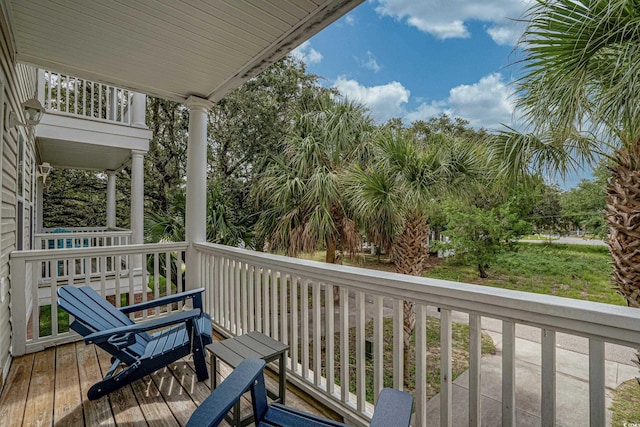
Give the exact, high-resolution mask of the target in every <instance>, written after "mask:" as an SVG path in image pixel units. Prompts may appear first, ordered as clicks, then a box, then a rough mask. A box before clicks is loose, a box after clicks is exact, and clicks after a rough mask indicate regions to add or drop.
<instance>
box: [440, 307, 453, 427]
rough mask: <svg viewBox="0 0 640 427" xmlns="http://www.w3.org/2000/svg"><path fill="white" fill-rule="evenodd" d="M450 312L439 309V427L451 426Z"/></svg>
mask: <svg viewBox="0 0 640 427" xmlns="http://www.w3.org/2000/svg"><path fill="white" fill-rule="evenodd" d="M451 341H452V338H451V310H448V309H444V308H442V309H440V425H441V426H443V427H445V426H451V424H452V416H453V404H452V402H451V400H452V396H453V384H452V380H451V371H452V370H451V357H452V354H451Z"/></svg>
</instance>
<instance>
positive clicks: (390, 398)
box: [370, 388, 413, 427]
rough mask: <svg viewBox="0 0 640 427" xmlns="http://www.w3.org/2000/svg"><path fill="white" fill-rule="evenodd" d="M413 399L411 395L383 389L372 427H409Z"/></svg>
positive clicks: (372, 420)
mask: <svg viewBox="0 0 640 427" xmlns="http://www.w3.org/2000/svg"><path fill="white" fill-rule="evenodd" d="M412 410H413V397H411V395H410V394H409V393H406V392H403V391H398V390H394V389H392V388H383V389H382V391H381V392H380V396H378V402H376V406H375V410H374V412H373V418H372V419H371V424H370V427H386V426H394V427H409V423H410V422H411V412H412Z"/></svg>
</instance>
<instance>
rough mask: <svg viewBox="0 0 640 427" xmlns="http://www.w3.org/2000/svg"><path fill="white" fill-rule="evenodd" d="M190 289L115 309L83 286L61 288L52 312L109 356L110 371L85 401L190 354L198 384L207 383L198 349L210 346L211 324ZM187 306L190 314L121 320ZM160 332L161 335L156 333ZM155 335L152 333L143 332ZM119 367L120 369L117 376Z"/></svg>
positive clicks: (197, 292) (199, 297) (197, 293)
mask: <svg viewBox="0 0 640 427" xmlns="http://www.w3.org/2000/svg"><path fill="white" fill-rule="evenodd" d="M203 291H204V289H195V290H192V291H187V292H183V293H180V294H175V295H169V296H166V297H162V298H158V299H156V300H153V301H148V302H143V303H140V304H134V305H130V306H128V307H122V308H116V307H114V306H113V305H111V304H110V303H109V302H108V301H107V300H105V299H104V298H103V297H102V296H100V294H98V293H97V292H96V291H94V290H93V289H92V288H91V287H89V286H82V287H75V286H62V287H60V288H59V289H58V306H60V307H61V308H62V309H64V310H65V311H67V312H68V313H69V314H71V315H72V316H73V317H74V318H75V320H74V321H73V322H72V323H71V325H69V327H70V328H71V329H72V330H74V331H76V332H77V333H79V334H80V335H82V336H83V337H84V341H85V343H86V344H95V345H97V346H98V347H100V348H102V349H103V350H105V351H107V352H108V353H109V354H111V356H112V358H111V361H112V363H113V364H112V366H111V368H110V369H109V371H108V372H107V375H105V377H104V379H103V380H102V381H100V382H98V383H96V384H94V385H93V386H92V387H91V388H90V389H89V391H88V393H87V397H88V398H89V399H91V400H93V399H97V398H99V397H101V396H104V395H106V394H109V393H111V392H112V391H114V390H117V389H118V388H120V387H122V386H125V385H127V384H129V383H131V382H133V381H135V380H137V379H140V378H142V377H144V376H145V375H148V374H150V373H152V372H154V371H157V370H158V369H160V368H163V367H165V366H167V365H168V364H170V363H173V362H175V361H176V360H178V359H181V358H182V357H185V356H187V355H189V354H190V353H192V354H193V362H194V365H195V369H196V376H197V377H198V381H204V380H206V379H207V378H208V377H209V374H208V372H207V365H206V362H205V355H204V346H205V345H207V344H210V343H211V341H212V340H211V318H210V317H209V315H208V314H206V313H204V312H203V311H202V292H203ZM188 299H191V300H193V309H192V310H188V311H180V312H176V313H174V314H171V315H169V316H166V317H161V318H157V319H153V320H150V321H146V322H140V323H134V322H133V321H132V320H131V319H129V317H127V314H129V313H134V312H136V311H143V310H147V309H149V308H153V307H158V306H161V305H166V304H172V303H174V302H178V301H186V300H188ZM161 328H163V329H161ZM152 330H154V331H155V330H158V331H156V332H154V333H148V331H152ZM120 365H123V367H122V369H121V370H120V371H118V372H116V371H117V370H118V368H119V367H120Z"/></svg>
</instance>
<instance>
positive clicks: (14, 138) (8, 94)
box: [0, 8, 36, 384]
mask: <svg viewBox="0 0 640 427" xmlns="http://www.w3.org/2000/svg"><path fill="white" fill-rule="evenodd" d="M10 40H11V38H10V37H9V30H8V26H7V23H6V20H5V17H4V15H3V14H2V10H1V8H0V87H1V88H2V91H3V92H0V110H3V111H0V113H2V114H1V115H0V142H1V146H0V153H1V154H0V160H1V164H2V171H1V174H0V190H1V191H0V243H1V248H0V376H1V379H0V383H2V384H4V381H5V378H6V374H7V371H8V367H9V364H10V363H11V355H10V351H11V322H10V315H11V313H10V306H9V303H10V300H11V295H10V286H11V285H13V286H20V284H19V283H16V284H11V283H10V282H9V254H10V253H11V252H12V251H14V250H15V249H16V247H17V245H16V239H17V230H16V228H17V227H16V224H17V221H16V215H17V206H18V203H17V202H18V198H17V188H18V184H17V177H18V172H17V163H18V138H19V132H24V131H23V130H21V129H18V128H8V127H7V125H6V118H7V117H8V111H14V112H16V113H18V114H19V113H20V103H21V102H22V101H24V100H26V99H28V98H31V97H32V96H33V95H34V91H35V88H36V70H35V69H34V68H33V67H29V66H23V65H16V64H15V62H14V60H13V48H12V47H11V42H10ZM7 110H8V111H7ZM23 136H24V137H25V164H26V167H25V180H24V184H25V191H24V199H25V213H26V215H25V221H24V226H25V229H24V234H23V236H24V242H25V246H24V248H25V249H26V248H29V244H28V242H29V241H30V239H31V235H30V232H29V222H30V215H29V206H31V204H32V203H33V202H34V200H33V194H34V191H32V179H33V178H32V172H33V165H34V162H35V155H34V148H33V141H31V140H29V139H28V138H26V136H27V135H26V134H23Z"/></svg>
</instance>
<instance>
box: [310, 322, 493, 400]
mask: <svg viewBox="0 0 640 427" xmlns="http://www.w3.org/2000/svg"><path fill="white" fill-rule="evenodd" d="M365 336H368V337H370V336H373V322H368V323H367V324H366V325H365ZM451 336H452V339H453V344H452V355H453V357H452V369H451V370H452V379H453V380H455V379H456V378H458V376H460V375H461V374H462V373H464V372H465V371H466V370H467V369H469V326H468V325H463V324H460V323H454V324H453V325H452V334H451ZM355 337H356V331H355V328H351V329H350V331H349V380H350V382H349V390H350V391H351V392H352V393H355V392H356V338H355ZM415 338H416V336H415V332H414V333H413V335H412V337H411V343H412V348H415ZM334 339H335V341H334V349H335V350H334V359H335V379H336V383H337V384H340V370H341V369H342V364H341V363H340V360H341V359H340V357H341V356H340V336H339V335H338V334H336V336H335V338H334ZM383 342H384V345H383V372H384V385H383V386H384V387H393V319H384V320H383ZM309 345H310V351H309V356H310V361H309V364H310V366H313V351H311V348H312V346H313V343H310V344H309ZM321 346H322V353H321V354H322V375H326V361H325V357H326V350H325V338H324V337H323V338H322V343H321ZM495 352H496V347H495V345H494V344H493V340H491V338H490V337H489V336H486V335H483V336H482V354H483V355H484V354H495ZM408 365H409V366H408V368H409V375H410V378H411V380H410V382H409V384H407V386H406V387H405V391H408V392H410V393H414V392H415V387H416V385H415V367H416V358H415V352H414V351H411V352H410V354H409V360H408ZM373 369H374V366H373V360H372V359H367V360H366V366H365V371H366V374H365V387H366V395H367V401H369V402H371V403H373V397H374V396H373ZM439 392H440V320H439V319H435V318H429V319H427V397H428V398H431V397H433V396H435V395H436V394H438V393H439Z"/></svg>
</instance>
